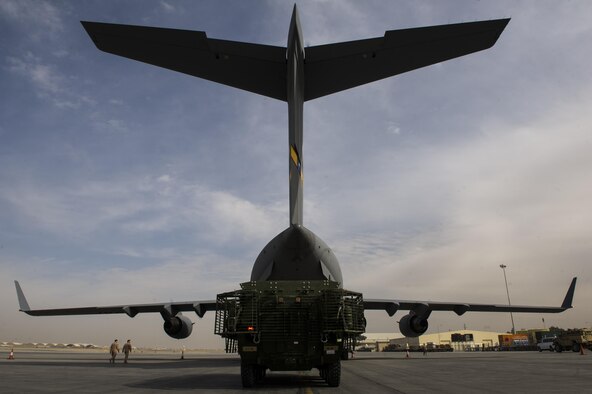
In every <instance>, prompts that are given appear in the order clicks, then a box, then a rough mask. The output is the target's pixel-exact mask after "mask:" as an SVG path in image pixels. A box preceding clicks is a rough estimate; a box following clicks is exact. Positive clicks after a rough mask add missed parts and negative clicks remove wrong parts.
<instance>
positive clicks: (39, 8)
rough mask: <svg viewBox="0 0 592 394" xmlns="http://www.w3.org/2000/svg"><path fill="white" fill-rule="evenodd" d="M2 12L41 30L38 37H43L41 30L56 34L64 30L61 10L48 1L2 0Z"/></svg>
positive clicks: (0, 10) (36, 29) (0, 3)
mask: <svg viewBox="0 0 592 394" xmlns="http://www.w3.org/2000/svg"><path fill="white" fill-rule="evenodd" d="M0 13H1V14H4V16H6V17H9V18H11V19H13V20H15V21H17V22H19V23H22V24H26V25H28V26H31V27H33V29H34V30H35V31H39V33H38V34H37V38H38V39H40V38H41V31H43V32H44V34H55V33H59V32H61V31H62V30H63V21H62V17H61V15H60V12H59V10H58V9H57V8H56V7H55V6H54V4H53V3H51V2H48V1H35V0H3V1H0Z"/></svg>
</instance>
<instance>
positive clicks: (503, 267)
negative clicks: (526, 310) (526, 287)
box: [500, 264, 516, 334]
mask: <svg viewBox="0 0 592 394" xmlns="http://www.w3.org/2000/svg"><path fill="white" fill-rule="evenodd" d="M500 268H501V269H502V271H504V282H506V294H507V295H508V305H509V306H512V302H510V291H509V290H508V279H506V265H505V264H500ZM510 319H511V320H512V334H516V329H515V328H514V316H512V311H510Z"/></svg>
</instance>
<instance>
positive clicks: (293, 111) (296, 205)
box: [286, 5, 304, 226]
mask: <svg viewBox="0 0 592 394" xmlns="http://www.w3.org/2000/svg"><path fill="white" fill-rule="evenodd" d="M286 56H287V59H286V60H287V65H288V69H287V73H286V76H287V78H286V82H287V90H286V91H287V101H288V141H289V143H290V146H289V158H288V161H289V163H288V165H289V169H290V225H291V226H294V225H302V193H303V180H304V177H303V172H302V171H303V167H302V118H303V110H304V45H303V41H302V31H301V29H300V20H299V19H298V8H296V5H294V11H293V13H292V21H291V22H290V32H289V33H288V50H287V52H286Z"/></svg>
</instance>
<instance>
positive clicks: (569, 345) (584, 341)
mask: <svg viewBox="0 0 592 394" xmlns="http://www.w3.org/2000/svg"><path fill="white" fill-rule="evenodd" d="M591 344H592V331H590V330H586V329H573V330H566V331H563V332H562V333H561V334H560V335H558V336H557V338H555V340H554V341H553V349H554V350H555V351H556V352H559V353H561V352H562V351H564V350H572V351H574V352H579V351H580V347H581V346H583V347H584V348H588V349H590V345H591Z"/></svg>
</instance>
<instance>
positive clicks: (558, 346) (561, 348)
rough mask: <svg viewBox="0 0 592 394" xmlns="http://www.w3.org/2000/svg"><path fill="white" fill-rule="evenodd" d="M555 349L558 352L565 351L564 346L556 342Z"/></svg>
mask: <svg viewBox="0 0 592 394" xmlns="http://www.w3.org/2000/svg"><path fill="white" fill-rule="evenodd" d="M555 351H556V352H557V353H561V352H562V351H563V347H562V346H561V345H560V344H558V343H556V344H555Z"/></svg>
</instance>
